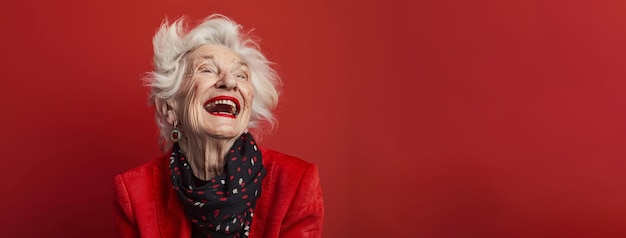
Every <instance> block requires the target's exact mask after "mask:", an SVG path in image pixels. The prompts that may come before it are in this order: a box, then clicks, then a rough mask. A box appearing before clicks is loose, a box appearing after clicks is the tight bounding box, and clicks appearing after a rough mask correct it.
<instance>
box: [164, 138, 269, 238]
mask: <svg viewBox="0 0 626 238" xmlns="http://www.w3.org/2000/svg"><path fill="white" fill-rule="evenodd" d="M226 160H227V162H226V172H225V173H224V174H222V175H221V176H217V177H215V178H213V179H211V180H210V181H207V183H206V184H203V185H200V186H197V185H195V184H194V182H193V176H194V175H193V172H192V170H191V167H190V165H189V162H188V161H187V159H186V158H185V155H184V154H183V152H182V151H181V149H180V146H179V145H178V143H175V144H174V147H173V148H172V156H171V158H170V178H171V180H172V185H173V187H174V190H175V191H176V194H178V197H179V199H180V201H181V203H182V204H183V207H184V210H185V214H186V215H187V217H188V218H189V220H190V221H191V223H192V225H193V228H194V229H193V231H194V234H193V235H192V236H193V237H196V236H198V235H199V236H201V237H213V238H221V237H248V235H249V233H250V227H251V226H252V217H253V213H254V206H255V205H256V200H257V199H258V198H259V197H260V196H261V181H262V180H263V177H265V169H264V168H263V163H262V158H261V152H260V151H259V150H258V148H257V146H256V142H255V141H254V138H252V135H251V134H249V133H244V134H242V135H241V137H240V138H239V139H238V140H237V141H235V143H234V144H233V146H232V147H231V149H230V151H229V152H228V154H226ZM198 233H200V234H198Z"/></svg>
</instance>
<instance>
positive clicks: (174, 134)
mask: <svg viewBox="0 0 626 238" xmlns="http://www.w3.org/2000/svg"><path fill="white" fill-rule="evenodd" d="M176 127H178V121H174V130H172V133H171V134H170V139H172V141H173V142H178V139H180V131H179V130H178V129H176Z"/></svg>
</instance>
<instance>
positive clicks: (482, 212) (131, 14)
mask: <svg viewBox="0 0 626 238" xmlns="http://www.w3.org/2000/svg"><path fill="white" fill-rule="evenodd" d="M215 12H216V13H222V14H226V15H228V16H230V17H232V18H233V19H234V20H236V21H238V22H239V23H241V24H242V25H243V26H244V27H245V28H246V29H252V28H254V29H255V30H254V34H255V35H257V36H259V37H260V38H261V39H262V41H261V47H262V49H263V51H264V52H265V53H266V54H267V56H268V57H269V59H270V60H272V61H274V62H276V63H277V69H278V71H279V73H280V75H281V76H282V78H283V80H284V83H285V86H284V93H283V95H282V98H281V102H280V105H279V107H278V109H277V110H276V113H277V116H278V119H279V127H278V130H277V131H275V132H274V133H273V134H269V135H266V136H265V137H264V138H263V140H262V141H261V142H260V143H261V144H262V145H264V146H265V147H270V148H273V149H276V150H279V151H282V152H285V153H288V154H292V155H296V156H298V157H301V158H303V159H305V160H308V161H310V162H313V163H316V164H317V165H318V166H319V169H320V175H321V179H322V186H323V190H324V196H325V202H326V220H325V227H324V228H325V230H324V237H441V238H447V237H626V202H625V201H626V173H625V172H624V171H625V170H626V162H625V160H624V158H626V147H625V146H624V144H625V142H626V123H625V119H626V98H625V97H624V92H626V67H625V66H626V2H624V1H621V0H615V1H604V0H602V1H599V0H588V1H550V0H512V1H502V0H474V1H461V0H424V1H408V0H404V1H329V0H321V1H317V0H316V1H286V0H257V1H244V0H150V1H146V0H135V1H121V0H106V1H105V0H94V1H77V0H71V1H64V2H63V3H61V2H58V1H33V0H23V1H17V0H10V1H8V2H6V1H5V2H3V4H2V7H1V9H0V22H1V23H0V24H1V25H0V26H2V27H1V28H0V30H1V31H2V32H3V33H2V36H1V37H0V52H1V54H0V59H1V61H0V62H1V64H0V70H1V72H2V79H1V80H2V81H1V82H2V83H1V86H0V90H1V93H0V101H1V102H2V113H1V116H0V125H2V128H3V129H2V132H3V136H2V142H1V143H0V150H1V151H2V155H1V157H2V162H3V166H2V172H0V174H1V175H0V176H1V180H0V187H1V188H2V195H1V197H0V224H2V225H1V228H0V237H113V236H114V235H115V231H114V225H113V213H112V179H113V176H114V175H115V174H118V173H121V172H123V171H125V170H127V169H130V168H132V167H134V166H137V165H139V164H141V163H144V162H146V161H148V160H149V159H151V158H153V157H155V156H158V155H159V150H158V146H157V141H156V135H157V134H156V133H157V131H156V127H155V125H154V122H153V117H152V110H151V109H150V108H149V107H148V106H147V99H146V96H147V89H146V88H144V87H142V85H141V82H140V78H141V75H142V73H144V72H146V71H148V70H150V68H151V56H152V52H151V50H152V49H151V37H152V35H153V33H154V32H155V30H156V28H157V26H158V25H159V24H160V23H161V21H162V20H163V18H164V17H166V16H167V17H168V18H169V19H176V18H178V17H179V16H182V15H187V16H188V17H189V19H191V20H192V22H198V21H199V20H200V19H202V18H203V17H205V16H207V15H208V14H210V13H215Z"/></svg>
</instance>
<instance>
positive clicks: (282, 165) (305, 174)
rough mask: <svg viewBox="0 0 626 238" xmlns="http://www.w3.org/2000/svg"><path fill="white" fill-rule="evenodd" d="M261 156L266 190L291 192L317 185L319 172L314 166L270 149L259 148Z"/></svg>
mask: <svg viewBox="0 0 626 238" xmlns="http://www.w3.org/2000/svg"><path fill="white" fill-rule="evenodd" d="M261 154H262V155H263V166H265V169H266V171H267V178H266V180H268V181H267V183H268V184H269V187H268V189H271V188H276V187H281V190H285V189H287V190H291V189H296V188H298V187H302V186H305V187H308V186H314V185H315V184H319V172H318V169H317V166H316V165H315V164H313V163H310V162H307V161H305V160H303V159H300V158H298V157H295V156H292V155H288V154H284V153H281V152H278V151H274V150H270V149H264V148H261ZM270 187H271V188H270Z"/></svg>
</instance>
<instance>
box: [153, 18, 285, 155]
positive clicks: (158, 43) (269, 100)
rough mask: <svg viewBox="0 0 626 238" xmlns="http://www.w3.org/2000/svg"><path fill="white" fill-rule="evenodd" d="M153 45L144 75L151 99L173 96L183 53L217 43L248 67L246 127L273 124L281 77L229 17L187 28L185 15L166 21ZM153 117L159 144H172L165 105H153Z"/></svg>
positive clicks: (182, 71) (179, 79)
mask: <svg viewBox="0 0 626 238" xmlns="http://www.w3.org/2000/svg"><path fill="white" fill-rule="evenodd" d="M152 43H153V45H154V71H151V72H148V74H147V76H146V77H145V78H144V81H145V83H146V85H148V86H150V88H151V91H150V102H151V103H155V102H156V101H161V102H164V101H167V100H169V99H172V98H173V97H175V96H176V95H177V94H178V92H179V90H180V89H181V85H183V83H182V81H183V80H184V79H185V75H186V74H187V72H185V71H186V70H187V69H188V65H190V63H191V62H187V61H188V60H187V59H186V57H185V56H186V55H187V54H188V53H189V52H192V51H194V50H195V49H197V48H198V47H200V46H203V45H220V46H224V47H227V48H229V49H230V50H232V51H233V52H234V53H236V54H237V55H239V57H241V58H242V60H243V61H244V62H246V64H247V65H248V68H249V69H250V82H251V84H252V87H253V90H254V99H253V102H252V110H251V115H250V123H249V124H248V127H249V128H257V127H258V126H259V125H261V124H268V125H269V126H270V127H273V126H274V125H275V123H276V120H275V118H274V115H273V114H272V111H271V110H272V109H273V108H275V107H276V105H277V104H278V88H279V87H280V84H281V82H280V78H279V77H278V75H277V73H276V71H274V69H272V68H271V67H270V64H271V62H269V61H268V60H267V58H266V57H265V56H264V55H263V53H261V51H260V47H259V45H258V44H257V43H256V42H255V41H254V40H253V39H252V38H251V37H250V36H249V35H248V34H247V33H244V32H243V31H242V27H241V25H239V24H237V23H235V22H234V21H232V20H231V19H229V18H228V17H225V16H223V15H219V14H213V15H210V16H208V17H207V18H205V19H204V20H203V21H202V22H201V23H200V24H199V25H198V26H196V27H195V28H193V29H191V30H188V29H187V25H186V24H185V18H184V17H182V18H179V19H178V20H176V21H174V22H173V23H172V24H169V23H168V22H167V20H165V21H164V22H163V23H162V24H161V27H160V28H159V29H158V31H157V32H156V34H155V35H154V38H153V40H152ZM155 107H156V110H155V120H156V123H157V126H158V127H159V131H160V140H159V141H160V144H161V146H162V149H163V150H164V151H167V150H169V148H170V147H171V145H172V142H171V141H170V139H169V138H170V133H171V131H172V130H173V126H172V125H170V124H169V123H168V122H167V120H165V115H167V114H166V112H167V110H168V109H167V108H164V107H161V108H159V107H160V106H159V105H158V104H155Z"/></svg>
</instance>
